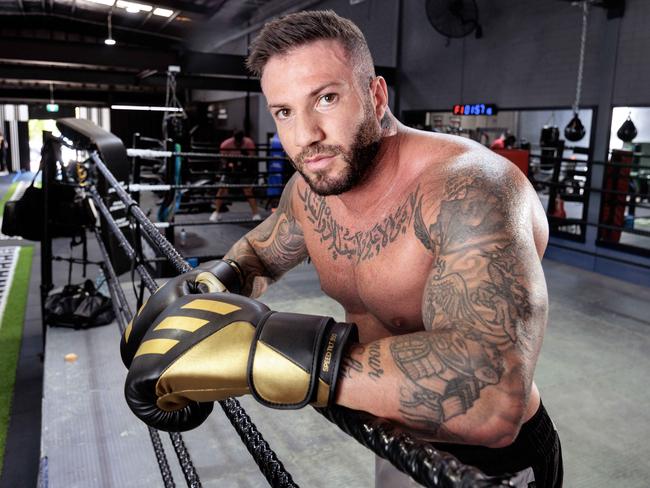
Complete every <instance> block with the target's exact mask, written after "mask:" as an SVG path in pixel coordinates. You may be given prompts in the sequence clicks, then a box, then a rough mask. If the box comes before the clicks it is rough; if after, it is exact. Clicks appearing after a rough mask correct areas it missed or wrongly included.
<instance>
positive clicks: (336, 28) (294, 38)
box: [246, 10, 375, 77]
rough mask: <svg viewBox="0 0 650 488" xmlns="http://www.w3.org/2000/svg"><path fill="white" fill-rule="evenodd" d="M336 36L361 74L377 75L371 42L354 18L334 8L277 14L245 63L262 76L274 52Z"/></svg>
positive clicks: (265, 26)
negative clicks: (337, 13) (343, 15)
mask: <svg viewBox="0 0 650 488" xmlns="http://www.w3.org/2000/svg"><path fill="white" fill-rule="evenodd" d="M322 40H333V41H338V42H340V43H341V45H342V46H343V48H344V49H345V51H346V52H347V55H348V57H349V59H350V61H351V62H352V66H355V69H357V70H358V71H359V72H360V74H362V75H367V76H368V77H374V76H375V68H374V65H373V61H372V55H371V54H370V49H368V44H367V43H366V39H365V37H364V36H363V33H362V32H361V30H360V29H359V28H358V27H357V26H356V24H355V23H354V22H352V21H351V20H348V19H345V18H343V17H340V16H338V15H336V14H335V13H334V12H333V11H332V10H309V11H304V12H296V13H293V14H289V15H285V16H282V17H278V18H277V19H274V20H272V21H270V22H267V23H266V24H265V25H264V27H263V28H262V30H261V31H260V33H259V34H258V35H257V37H255V39H254V40H253V42H251V45H250V50H249V51H250V52H249V55H248V58H247V59H246V67H247V68H248V69H249V70H250V72H251V73H253V74H254V75H255V76H258V77H261V76H262V73H263V71H264V67H265V66H266V63H267V62H268V61H269V59H271V57H272V56H276V55H282V54H286V53H288V52H289V51H291V50H292V49H295V48H297V47H300V46H304V45H305V44H309V43H311V42H316V41H322Z"/></svg>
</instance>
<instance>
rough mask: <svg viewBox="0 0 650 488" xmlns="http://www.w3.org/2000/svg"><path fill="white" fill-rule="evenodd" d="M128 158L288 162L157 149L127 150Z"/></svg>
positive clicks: (272, 157)
mask: <svg viewBox="0 0 650 488" xmlns="http://www.w3.org/2000/svg"><path fill="white" fill-rule="evenodd" d="M126 155H127V156H128V157H140V158H147V159H153V158H171V157H176V156H180V157H185V158H208V159H248V160H252V161H266V160H269V159H272V160H274V161H277V160H283V161H288V160H289V158H287V157H285V156H271V155H269V156H253V155H248V154H232V153H202V152H187V151H161V150H158V149H136V148H129V149H127V150H126Z"/></svg>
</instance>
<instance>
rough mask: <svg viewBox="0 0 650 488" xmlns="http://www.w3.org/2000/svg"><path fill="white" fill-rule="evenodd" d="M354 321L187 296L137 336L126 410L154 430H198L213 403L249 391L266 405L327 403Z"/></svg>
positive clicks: (237, 299)
mask: <svg viewBox="0 0 650 488" xmlns="http://www.w3.org/2000/svg"><path fill="white" fill-rule="evenodd" d="M357 341H358V336H357V328H356V326H355V325H354V324H346V323H339V322H336V321H334V319H332V318H330V317H321V316H316V315H303V314H295V313H282V312H273V311H271V310H269V308H268V307H266V305H264V304H262V303H261V302H258V301H256V300H253V299H250V298H246V297H242V296H239V295H233V294H227V293H211V294H205V295H188V296H185V297H182V298H179V299H178V300H176V301H175V302H174V303H173V304H172V305H170V306H169V307H167V308H166V309H165V311H164V312H163V313H161V314H160V316H159V317H158V319H156V321H155V323H154V324H153V325H152V326H151V327H150V328H149V330H148V331H147V333H146V334H145V336H144V338H143V340H142V343H141V345H140V347H139V348H138V350H137V352H136V354H135V357H134V359H133V362H132V364H131V368H130V369H129V373H128V375H127V378H126V384H125V396H126V401H127V403H128V405H129V407H130V408H131V410H132V411H133V412H134V413H135V415H137V416H138V417H139V418H140V419H141V420H143V421H144V422H145V423H147V424H148V425H150V426H152V427H155V428H156V429H160V430H166V431H184V430H189V429H192V428H194V427H196V426H198V425H200V424H201V423H202V422H203V421H204V420H205V419H206V418H207V416H208V415H209V414H210V412H211V411H212V404H213V402H215V401H218V400H223V399H225V398H229V397H234V396H240V395H244V394H246V393H251V394H252V395H253V397H254V398H255V399H256V400H258V401H259V402H260V403H262V404H263V405H266V406H268V407H273V408H291V409H294V408H301V407H303V406H305V405H308V404H311V405H314V406H327V405H330V404H332V403H333V402H334V395H335V391H336V383H337V377H338V370H339V365H340V363H341V360H342V358H343V356H344V353H345V349H346V348H347V346H348V345H349V344H350V343H353V342H357Z"/></svg>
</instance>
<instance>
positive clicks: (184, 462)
mask: <svg viewBox="0 0 650 488" xmlns="http://www.w3.org/2000/svg"><path fill="white" fill-rule="evenodd" d="M89 192H90V195H91V198H92V199H93V202H94V203H95V205H96V206H97V208H98V209H99V211H100V212H101V213H102V215H103V216H104V219H105V220H106V222H107V224H108V227H109V229H110V230H111V233H112V234H113V235H115V236H116V237H117V238H118V245H119V246H120V247H121V248H122V249H123V250H124V252H125V253H126V254H127V256H129V257H130V258H132V259H135V257H136V254H135V251H134V250H133V248H132V247H131V245H130V244H129V242H128V240H127V239H126V237H125V236H124V234H123V233H122V231H121V230H120V228H119V226H118V225H117V222H115V219H114V218H113V216H112V215H111V214H110V212H109V210H108V208H107V207H106V205H105V204H104V202H103V201H102V200H101V197H100V195H99V193H98V192H97V190H96V189H95V188H92V187H91V188H89ZM95 236H96V237H99V238H100V243H101V244H100V250H102V254H104V256H103V257H104V261H105V263H106V264H105V267H106V269H107V270H108V273H109V279H110V281H111V282H113V286H115V283H116V282H117V276H116V275H115V270H114V269H113V267H112V266H111V265H110V258H109V256H108V253H107V252H106V248H105V246H104V243H103V241H101V236H100V235H99V233H98V231H97V230H95ZM138 269H139V272H140V271H145V272H146V269H145V268H144V267H143V266H142V265H139V266H138ZM145 274H147V275H148V273H145ZM149 277H150V276H149ZM148 282H149V284H150V285H152V287H153V290H151V289H150V291H151V293H153V292H154V291H156V289H157V286H156V283H155V281H153V279H150V280H148ZM118 288H120V293H119V294H118V293H116V292H115V290H114V291H113V293H114V295H115V296H114V297H113V303H116V301H117V302H118V303H120V305H121V306H120V307H118V308H119V310H118V312H117V314H116V315H117V316H118V317H119V316H120V315H121V314H124V313H125V312H127V314H128V317H127V319H126V321H129V320H131V318H132V316H133V315H132V313H131V310H130V307H129V305H128V302H127V301H126V297H125V296H124V292H123V291H122V290H121V287H119V286H118ZM109 289H110V288H109ZM118 323H119V324H120V329H121V332H124V324H123V323H121V322H118ZM150 435H151V433H150ZM156 435H157V434H156ZM169 437H170V439H171V441H172V445H173V447H174V451H175V452H176V456H177V457H178V461H179V464H180V466H181V470H182V471H183V475H184V476H185V480H186V481H187V485H188V486H190V487H191V488H199V487H200V486H201V483H200V481H199V476H198V474H197V472H196V468H195V467H194V464H193V463H192V460H191V458H190V455H189V453H188V452H187V448H186V447H185V443H184V442H183V439H182V437H181V434H179V433H175V432H170V433H169ZM154 451H156V444H154ZM156 458H158V453H157V452H156ZM165 463H167V461H166V459H165ZM159 465H160V466H161V474H162V472H163V465H161V464H160V462H159ZM167 469H168V468H167ZM164 479H165V474H163V480H164ZM172 481H173V480H172Z"/></svg>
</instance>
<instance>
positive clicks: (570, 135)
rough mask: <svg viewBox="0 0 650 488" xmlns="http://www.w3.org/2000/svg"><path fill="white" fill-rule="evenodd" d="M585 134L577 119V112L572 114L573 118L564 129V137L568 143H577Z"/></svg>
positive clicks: (580, 122) (583, 127)
mask: <svg viewBox="0 0 650 488" xmlns="http://www.w3.org/2000/svg"><path fill="white" fill-rule="evenodd" d="M586 132H587V131H585V126H584V125H582V121H581V120H580V117H578V112H573V118H572V119H571V121H570V122H569V123H568V124H567V126H566V127H565V128H564V137H566V138H567V140H568V141H571V142H577V141H579V140H580V139H582V138H583V137H584V136H585V134H586Z"/></svg>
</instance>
